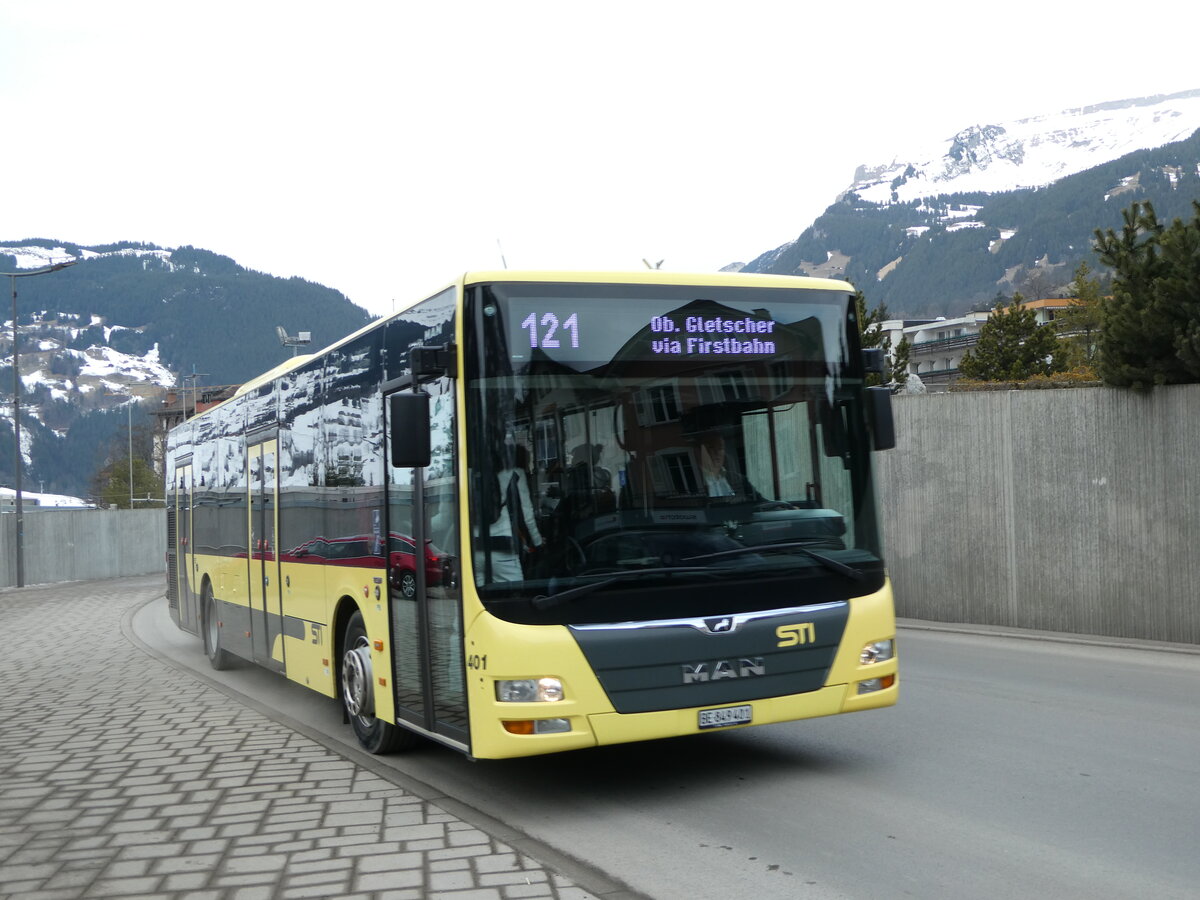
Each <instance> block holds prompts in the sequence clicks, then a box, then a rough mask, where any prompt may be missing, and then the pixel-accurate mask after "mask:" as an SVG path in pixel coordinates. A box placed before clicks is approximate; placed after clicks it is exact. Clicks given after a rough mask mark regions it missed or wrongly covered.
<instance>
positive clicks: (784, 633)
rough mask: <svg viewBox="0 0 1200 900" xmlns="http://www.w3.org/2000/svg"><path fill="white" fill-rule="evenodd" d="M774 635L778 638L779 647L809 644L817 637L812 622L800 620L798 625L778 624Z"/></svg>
mask: <svg viewBox="0 0 1200 900" xmlns="http://www.w3.org/2000/svg"><path fill="white" fill-rule="evenodd" d="M775 637H777V638H779V646H780V647H795V646H796V645H797V644H811V643H813V642H814V641H816V639H817V629H816V628H814V627H813V623H812V622H801V623H799V624H798V625H780V626H779V627H778V628H776V629H775Z"/></svg>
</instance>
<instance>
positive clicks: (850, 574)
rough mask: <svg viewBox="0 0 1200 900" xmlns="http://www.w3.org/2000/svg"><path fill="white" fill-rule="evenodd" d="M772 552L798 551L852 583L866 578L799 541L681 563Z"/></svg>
mask: <svg viewBox="0 0 1200 900" xmlns="http://www.w3.org/2000/svg"><path fill="white" fill-rule="evenodd" d="M772 550H799V551H800V552H801V553H803V554H804V555H805V556H807V557H809V558H811V559H815V560H816V561H817V562H819V563H820V564H821V565H823V566H824V567H825V568H827V569H829V570H830V571H831V572H837V573H838V574H839V575H845V576H846V577H847V578H850V579H853V580H854V581H866V580H867V576H866V575H865V574H863V573H862V572H860V571H859V570H858V569H855V568H854V567H853V566H848V565H846V564H845V563H844V562H840V561H838V560H836V559H834V558H833V557H831V556H826V555H825V554H824V553H817V552H816V551H815V550H810V549H809V548H808V547H807V546H806V545H805V544H804V543H802V542H799V541H789V542H788V543H786V544H759V545H756V546H752V547H738V548H737V549H736V550H721V551H719V552H717V553H705V554H703V555H702V556H687V557H684V558H683V560H682V562H696V561H697V560H700V559H717V558H719V557H722V556H745V555H746V554H747V553H769V552H770V551H772Z"/></svg>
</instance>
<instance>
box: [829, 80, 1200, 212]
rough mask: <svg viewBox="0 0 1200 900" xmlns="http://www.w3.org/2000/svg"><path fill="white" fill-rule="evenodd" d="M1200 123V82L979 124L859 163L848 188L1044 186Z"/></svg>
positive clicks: (872, 192) (889, 198)
mask: <svg viewBox="0 0 1200 900" xmlns="http://www.w3.org/2000/svg"><path fill="white" fill-rule="evenodd" d="M1197 128H1200V90H1195V91H1184V92H1182V93H1178V94H1164V95H1159V96H1156V97H1143V98H1140V99H1136V100H1120V101H1116V102H1113V103H1101V104H1098V105H1095V106H1085V107H1082V108H1080V109H1067V110H1063V111H1062V112H1058V113H1053V114H1050V115H1043V116H1034V117H1032V118H1028V119H1018V120H1017V121H1015V122H1006V123H1002V124H993V125H972V126H970V127H969V128H964V129H963V130H962V131H960V132H958V133H957V134H955V135H953V136H951V137H948V138H944V139H941V140H938V141H935V142H934V143H933V144H932V145H930V146H928V147H925V148H922V149H920V150H917V151H916V152H914V153H912V154H906V155H905V157H904V158H898V159H893V160H892V161H891V162H889V163H886V164H884V165H876V166H869V167H868V166H859V168H858V170H857V171H856V172H855V173H854V183H853V184H851V185H850V187H849V188H848V189H847V193H854V194H857V195H858V197H859V199H861V200H864V201H867V202H868V203H878V204H887V203H905V202H908V201H912V200H919V199H922V198H925V197H934V196H938V195H940V194H963V193H972V192H984V193H989V194H995V193H1000V192H1003V191H1015V190H1020V189H1021V188H1036V187H1043V186H1045V185H1048V184H1051V183H1053V182H1055V181H1058V180H1059V179H1061V178H1064V177H1066V176H1067V175H1074V174H1075V173H1077V172H1082V171H1084V170H1086V169H1091V168H1094V167H1096V166H1098V165H1100V164H1102V163H1106V162H1109V161H1110V160H1114V159H1117V158H1118V157H1120V156H1124V155H1125V154H1127V153H1131V152H1133V151H1134V150H1142V149H1148V148H1151V147H1161V146H1163V145H1164V144H1171V143H1174V142H1175V141H1182V140H1184V139H1185V138H1187V137H1189V136H1191V134H1192V133H1193V132H1194V131H1195V130H1196V129H1197Z"/></svg>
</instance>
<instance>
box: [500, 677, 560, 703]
mask: <svg viewBox="0 0 1200 900" xmlns="http://www.w3.org/2000/svg"><path fill="white" fill-rule="evenodd" d="M562 698H563V686H562V682H561V681H559V680H558V679H557V678H521V679H516V680H513V681H497V682H496V699H497V700H499V701H500V702H501V703H555V702H557V701H559V700H561V699H562Z"/></svg>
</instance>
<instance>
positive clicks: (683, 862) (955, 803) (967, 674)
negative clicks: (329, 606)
mask: <svg viewBox="0 0 1200 900" xmlns="http://www.w3.org/2000/svg"><path fill="white" fill-rule="evenodd" d="M134 630H135V633H136V634H137V636H138V637H139V638H140V639H141V640H143V641H145V642H146V643H147V644H150V645H152V646H154V647H156V648H159V649H161V650H162V651H163V652H164V653H166V654H168V655H169V656H170V658H171V659H172V660H173V661H175V662H176V663H177V664H180V665H185V666H189V667H194V668H195V670H196V671H197V672H199V673H201V674H203V675H205V676H206V677H213V678H215V679H217V680H218V681H219V682H221V683H223V684H225V685H226V686H227V687H229V688H231V689H233V690H236V691H238V692H241V693H243V694H245V695H246V696H248V697H250V698H253V699H254V700H257V701H258V702H260V703H263V704H266V705H268V706H270V707H271V708H273V709H278V710H279V711H280V712H281V714H282V715H284V716H286V717H289V718H291V719H295V720H296V721H298V722H302V723H304V725H305V726H307V727H308V728H311V729H314V730H315V731H317V732H320V733H321V734H323V735H324V736H325V739H326V740H327V741H329V742H331V743H333V744H334V745H337V744H338V743H346V744H349V743H351V742H352V741H353V738H352V736H351V735H350V733H349V728H348V727H347V726H343V725H342V724H341V717H340V714H339V711H338V709H337V708H336V706H335V705H334V704H333V703H332V702H331V701H326V700H324V699H323V698H321V697H319V696H317V695H314V694H311V693H310V692H308V691H306V690H304V689H302V688H299V687H298V686H295V685H292V684H290V683H288V682H286V681H285V680H284V679H282V678H280V677H278V676H275V675H271V674H269V673H267V672H265V671H261V670H257V669H254V668H252V667H251V668H244V669H238V670H235V671H232V672H225V673H217V672H212V671H211V670H209V669H208V668H207V661H206V660H205V658H204V656H203V654H202V652H201V646H200V642H199V640H198V639H195V638H192V637H190V636H188V635H184V634H183V633H181V632H179V631H177V630H176V629H175V628H174V626H173V625H172V624H171V622H170V620H169V619H168V618H167V615H166V608H165V603H164V602H157V603H154V604H151V605H150V606H147V607H145V608H144V609H143V610H142V611H141V612H140V613H139V614H138V615H137V617H136V618H135V620H134ZM898 647H899V653H900V660H901V700H900V704H899V705H898V706H897V707H896V708H894V709H889V710H878V711H872V712H866V713H861V714H856V715H850V716H839V717H835V718H829V719H819V720H811V721H807V722H796V723H790V724H785V725H774V726H767V727H762V728H749V729H742V730H738V731H728V732H722V733H718V734H707V735H701V736H697V737H694V738H682V739H676V740H670V741H660V742H655V743H649V744H637V745H628V746H620V747H610V748H602V749H598V750H590V751H581V752H577V753H571V754H560V755H555V756H548V757H536V758H532V759H524V760H510V761H481V762H472V761H470V760H468V759H466V758H464V757H462V756H461V755H459V754H458V753H456V752H454V751H451V750H448V749H445V748H441V747H438V746H434V745H429V746H425V747H422V748H420V749H418V750H417V751H415V752H412V753H409V754H406V755H403V756H396V757H384V758H381V759H382V760H383V762H384V764H385V765H387V766H389V767H392V768H394V769H395V770H396V771H397V774H398V777H401V778H407V779H416V780H417V781H419V782H422V783H424V784H428V785H430V786H432V787H434V788H435V789H436V790H438V791H441V792H444V793H446V794H448V795H450V796H451V797H454V798H456V799H458V800H460V801H462V802H463V803H465V804H467V805H468V806H469V807H472V808H474V809H477V810H479V811H481V812H482V813H484V814H486V815H488V816H492V817H495V818H497V819H500V820H502V821H503V822H505V823H506V824H507V825H509V826H511V827H513V828H516V829H518V830H520V831H522V832H524V833H526V834H528V835H529V836H531V837H533V838H536V839H537V840H540V841H543V842H545V843H546V844H549V845H550V846H552V847H554V848H557V849H558V850H560V851H562V852H563V853H565V854H568V855H570V856H573V857H575V858H577V859H578V860H580V861H581V862H584V863H587V864H589V865H591V866H595V867H596V868H598V869H600V870H602V871H604V872H606V873H608V874H609V875H611V876H613V877H615V878H617V879H620V880H621V881H623V882H624V883H626V884H628V885H629V886H630V887H631V888H632V889H634V890H637V891H640V892H643V893H645V894H647V895H649V896H652V897H655V898H660V900H675V898H681V900H682V898H688V900H695V898H708V897H738V898H741V897H753V898H762V900H768V898H789V900H791V898H808V897H813V898H826V897H839V898H859V897H861V898H872V900H876V898H890V897H918V898H922V900H931V898H941V897H954V898H961V897H964V896H969V897H973V898H993V897H994V898H1009V897H1011V898H1022V900H1025V898H1032V897H1053V898H1075V897H1078V898H1084V897H1086V898H1125V897H1128V898H1146V897H1153V898H1156V900H1163V898H1176V897H1178V898H1194V897H1196V896H1200V859H1198V849H1200V654H1189V653H1178V652H1169V650H1167V649H1162V650H1158V649H1127V648H1119V647H1110V646H1099V645H1087V644H1075V643H1063V642H1059V641H1054V640H1026V639H1022V638H1017V637H1011V636H1003V635H999V636H998V635H971V634H959V633H952V632H942V631H926V630H922V629H916V628H903V629H902V630H901V634H900V639H899V644H898Z"/></svg>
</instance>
